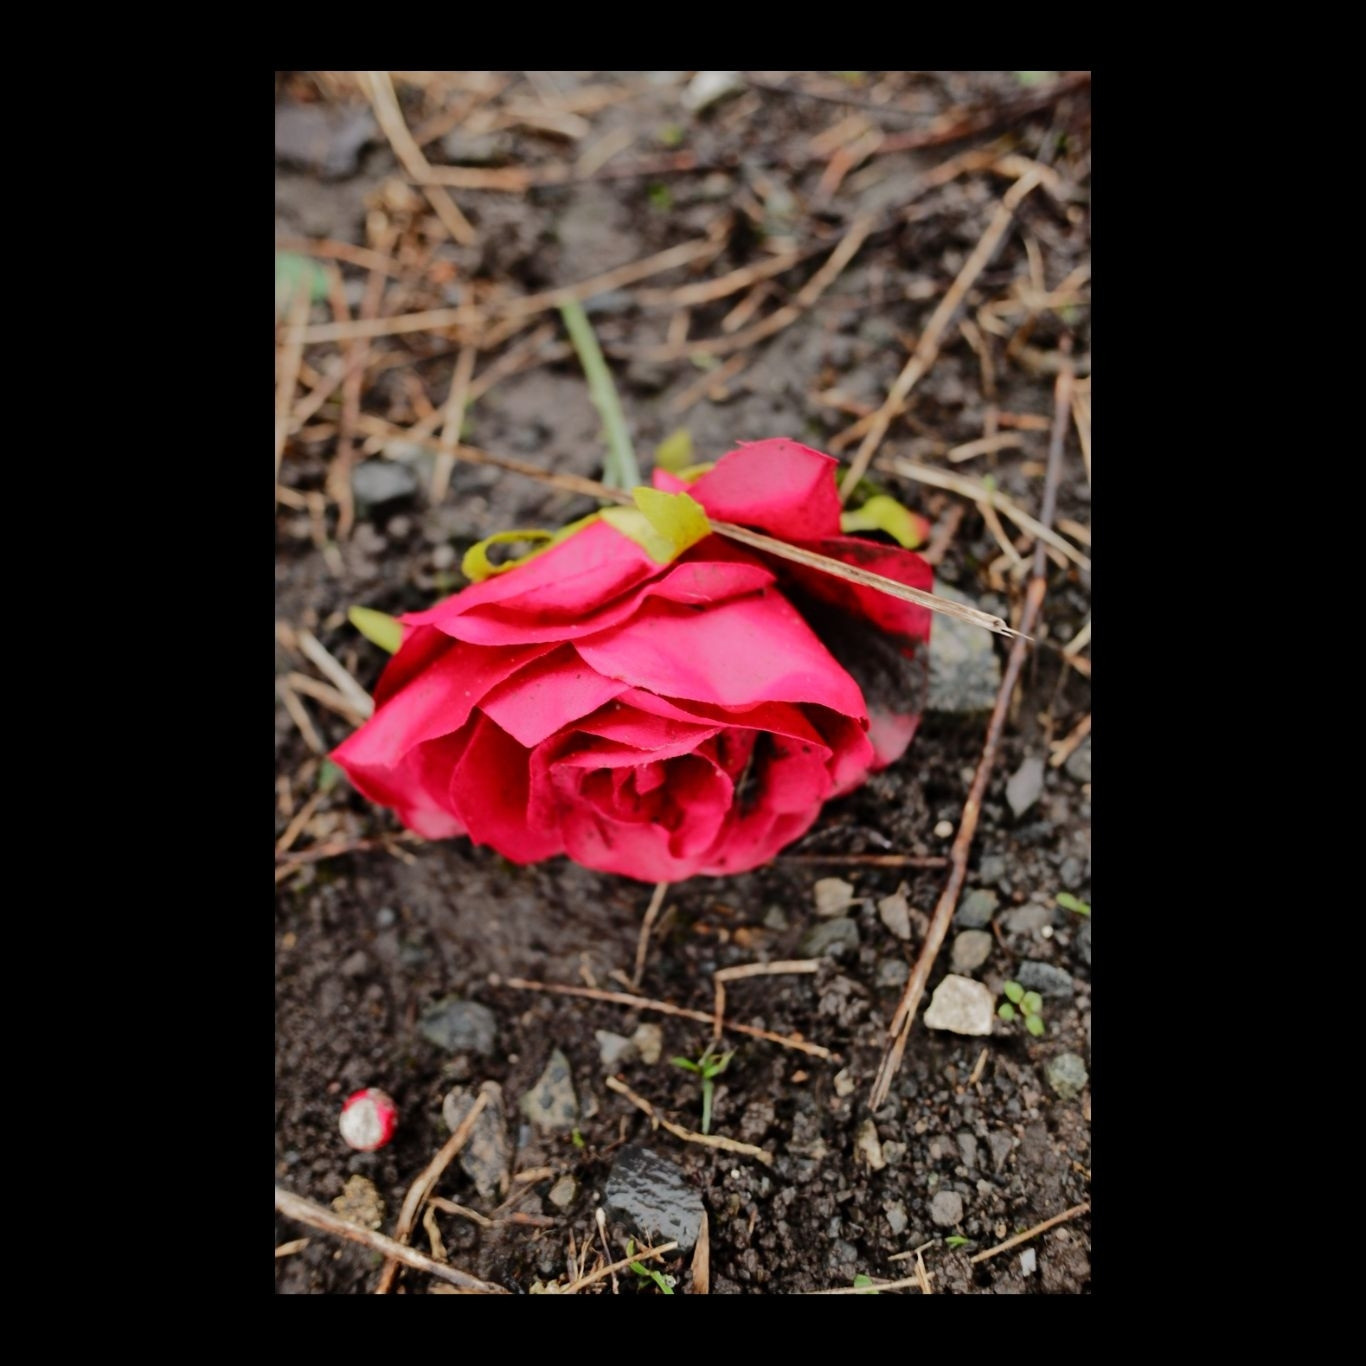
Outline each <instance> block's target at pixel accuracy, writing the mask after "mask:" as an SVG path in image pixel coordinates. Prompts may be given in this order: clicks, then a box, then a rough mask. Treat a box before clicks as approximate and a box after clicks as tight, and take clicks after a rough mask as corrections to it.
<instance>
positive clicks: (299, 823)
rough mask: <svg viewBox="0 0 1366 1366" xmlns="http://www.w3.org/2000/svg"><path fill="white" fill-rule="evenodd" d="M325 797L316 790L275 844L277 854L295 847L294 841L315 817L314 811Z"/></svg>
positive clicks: (284, 852)
mask: <svg viewBox="0 0 1366 1366" xmlns="http://www.w3.org/2000/svg"><path fill="white" fill-rule="evenodd" d="M322 799H323V794H322V793H321V792H315V793H314V794H313V795H312V796H311V797H310V798H309V799H308V800H307V801H306V802H305V803H304V804H303V805H302V806H301V807H300V808H299V810H298V811H297V812H296V813H295V815H294V819H293V820H292V821H290V823H289V826H288V828H287V829H286V830H285V833H284V834H283V835H281V836H280V842H279V843H278V844H277V845H276V846H275V852H276V854H277V855H278V854H287V853H288V852H289V851H290V850H291V849H292V848H293V847H294V841H295V840H297V839H298V838H299V836H300V835H302V834H303V832H304V826H306V825H307V824H308V823H309V821H311V820H312V819H313V813H314V812H315V811H316V810H317V809H318V807H319V805H320V804H321V802H322Z"/></svg>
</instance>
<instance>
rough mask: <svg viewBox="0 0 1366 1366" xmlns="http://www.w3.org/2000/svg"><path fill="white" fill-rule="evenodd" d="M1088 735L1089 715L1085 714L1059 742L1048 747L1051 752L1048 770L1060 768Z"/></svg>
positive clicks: (1089, 728)
mask: <svg viewBox="0 0 1366 1366" xmlns="http://www.w3.org/2000/svg"><path fill="white" fill-rule="evenodd" d="M1090 733H1091V713H1090V712H1087V713H1086V715H1085V716H1083V717H1082V718H1081V720H1080V721H1078V722H1077V724H1076V725H1075V726H1074V727H1073V728H1072V729H1071V730H1070V731H1069V732H1068V733H1067V734H1066V735H1065V736H1063V738H1062V739H1061V740H1057V741H1055V742H1054V743H1053V744H1052V745H1050V746H1049V749H1050V750H1051V751H1052V752H1051V753H1050V754H1049V756H1048V766H1049V768H1061V767H1062V766H1063V764H1065V763H1066V762H1067V761H1068V760H1069V759H1070V758H1071V757H1072V754H1073V752H1074V751H1075V750H1076V749H1077V748H1078V746H1079V745H1080V744H1081V742H1082V741H1083V740H1084V739H1086V737H1087V736H1088V735H1090Z"/></svg>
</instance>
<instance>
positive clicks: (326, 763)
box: [318, 759, 342, 793]
mask: <svg viewBox="0 0 1366 1366" xmlns="http://www.w3.org/2000/svg"><path fill="white" fill-rule="evenodd" d="M341 777H342V771H341V769H340V768H339V767H338V766H337V765H336V764H334V763H333V762H332V760H331V759H324V760H323V761H322V763H321V764H319V765H318V791H319V792H322V793H327V792H331V791H332V789H333V788H334V787H336V785H337V784H338V783H339V782H340V781H341Z"/></svg>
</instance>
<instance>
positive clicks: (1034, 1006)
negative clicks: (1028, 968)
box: [996, 982, 1048, 1039]
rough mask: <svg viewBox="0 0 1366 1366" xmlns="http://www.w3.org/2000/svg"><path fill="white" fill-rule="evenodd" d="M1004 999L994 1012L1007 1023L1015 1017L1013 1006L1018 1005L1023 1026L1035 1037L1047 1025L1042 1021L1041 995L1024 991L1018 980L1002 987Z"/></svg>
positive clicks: (1038, 1035)
mask: <svg viewBox="0 0 1366 1366" xmlns="http://www.w3.org/2000/svg"><path fill="white" fill-rule="evenodd" d="M1002 990H1003V991H1004V992H1005V995H1006V999H1005V1000H1004V1001H1002V1002H1001V1004H1000V1005H999V1006H997V1007H996V1013H997V1014H998V1015H999V1016H1000V1017H1001V1019H1003V1020H1005V1021H1006V1023H1007V1024H1009V1023H1010V1021H1011V1020H1013V1019H1014V1018H1015V1007H1016V1006H1019V1007H1020V1013H1021V1014H1022V1015H1023V1016H1024V1026H1025V1028H1026V1029H1027V1030H1028V1031H1029V1032H1030V1033H1031V1034H1032V1035H1033V1036H1034V1037H1035V1038H1036V1039H1037V1038H1039V1037H1040V1036H1042V1035H1043V1034H1044V1033H1045V1032H1046V1030H1047V1028H1048V1026H1047V1025H1045V1024H1044V1022H1043V997H1042V996H1040V995H1039V993H1038V992H1037V991H1026V990H1025V989H1024V988H1023V987H1022V986H1021V985H1020V984H1019V983H1018V982H1007V983H1006V984H1005V986H1004V987H1003V988H1002Z"/></svg>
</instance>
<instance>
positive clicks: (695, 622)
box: [577, 591, 867, 719]
mask: <svg viewBox="0 0 1366 1366" xmlns="http://www.w3.org/2000/svg"><path fill="white" fill-rule="evenodd" d="M577 648H578V651H579V654H580V655H582V656H583V658H584V659H585V660H586V661H587V662H588V663H589V664H591V665H592V666H593V668H595V669H597V671H598V672H599V673H602V674H605V675H607V676H608V677H610V678H619V679H622V680H623V681H625V682H627V683H630V684H631V685H632V686H633V687H636V688H644V689H646V690H647V691H649V692H653V693H658V694H662V695H664V696H667V697H678V698H683V699H686V700H691V701H697V702H710V703H715V704H718V705H720V706H726V707H752V706H756V705H758V704H759V703H762V702H797V703H814V704H817V705H820V706H826V707H830V708H831V709H832V710H834V711H838V712H840V713H842V714H843V715H845V716H855V717H859V718H860V719H861V718H863V717H865V716H866V714H867V713H866V712H865V710H864V704H863V694H862V693H861V692H860V691H859V687H858V684H856V683H855V682H854V680H853V679H852V678H850V676H849V675H848V674H847V673H846V672H845V671H844V669H842V668H841V667H840V665H839V664H837V663H836V662H835V660H834V658H833V657H832V656H831V654H830V652H829V651H828V650H827V649H826V648H825V646H823V645H822V644H821V643H820V641H819V640H817V639H816V637H815V635H814V634H813V633H812V631H811V628H810V627H809V626H807V624H806V623H805V622H804V621H803V620H802V619H801V617H800V616H799V615H798V614H797V611H796V609H795V608H793V607H792V605H791V604H790V603H789V602H788V601H787V600H786V599H785V598H783V597H782V596H781V595H780V594H778V593H776V592H772V591H765V592H763V593H758V594H753V595H751V596H749V597H744V598H738V599H735V600H733V601H731V602H725V603H720V604H718V605H717V606H714V607H711V608H709V609H708V610H707V611H705V612H697V611H693V610H689V609H687V608H683V607H679V606H676V605H674V604H672V603H664V602H648V603H646V604H645V605H644V606H642V607H641V609H640V611H639V612H637V613H636V615H635V617H633V618H632V620H630V621H629V622H627V623H625V624H624V625H622V626H618V627H616V628H614V629H612V630H609V631H604V632H602V633H601V634H599V635H596V636H594V637H593V638H592V639H591V640H582V641H579V642H578V646H577Z"/></svg>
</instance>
